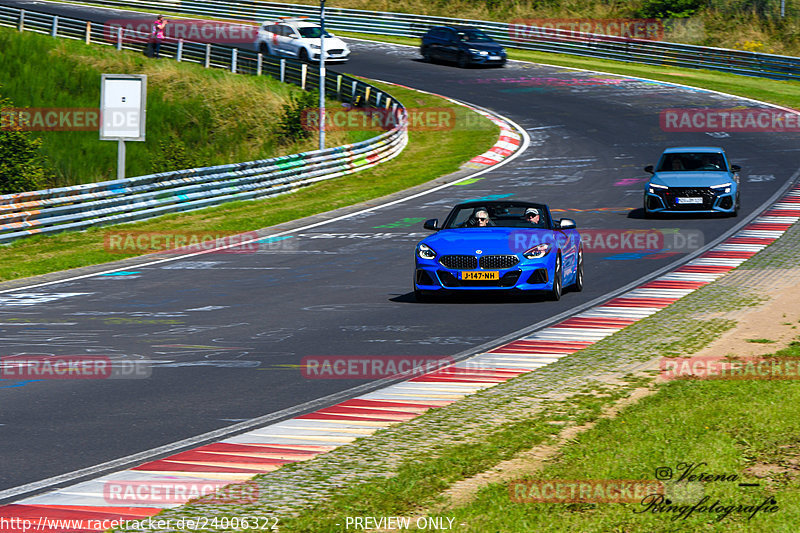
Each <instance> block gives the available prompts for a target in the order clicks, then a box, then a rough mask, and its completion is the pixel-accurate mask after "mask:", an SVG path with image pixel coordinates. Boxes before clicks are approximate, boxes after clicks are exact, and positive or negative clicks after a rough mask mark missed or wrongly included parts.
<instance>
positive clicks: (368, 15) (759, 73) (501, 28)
mask: <svg viewBox="0 0 800 533" xmlns="http://www.w3.org/2000/svg"><path fill="white" fill-rule="evenodd" d="M85 3H89V4H97V5H103V6H113V7H124V8H131V7H136V8H142V9H149V10H154V11H163V10H168V11H170V12H174V13H180V14H187V15H200V16H210V17H218V18H222V19H227V20H246V21H255V22H263V21H264V20H269V19H273V18H276V17H280V16H308V17H318V16H319V8H318V7H316V6H307V5H297V4H283V3H277V2H262V1H258V0H251V1H246V2H241V1H227V2H211V1H197V0H173V1H170V2H167V3H164V2H155V1H151V0H89V1H87V2H85ZM325 24H326V26H327V27H328V28H331V29H334V30H342V31H352V32H358V33H366V34H374V35H393V36H399V37H411V38H419V37H421V36H422V34H424V33H425V32H426V31H427V30H428V28H430V27H431V26H436V25H441V24H462V25H477V26H479V27H480V28H482V29H484V30H485V31H486V32H487V33H488V34H490V35H491V36H492V38H494V39H495V40H497V41H498V42H499V43H501V44H503V45H504V46H506V47H508V48H518V49H522V50H536V51H541V52H553V53H559V54H572V55H579V56H585V57H593V58H603V59H613V60H616V61H626V62H633V63H644V64H650V65H663V66H676V67H689V68H702V69H709V70H718V71H723V72H730V73H733V74H740V75H746V76H756V77H764V78H773V79H783V80H798V79H800V58H798V57H791V56H780V55H774V54H760V53H756V52H745V51H740V50H729V49H725V48H711V47H704V46H695V45H690V44H679V43H669V42H662V41H652V40H644V39H632V38H619V37H609V36H606V35H599V34H581V35H580V37H579V38H575V34H574V33H571V32H569V31H554V30H552V29H547V30H544V29H542V28H539V30H541V31H536V32H530V33H534V34H536V35H538V36H537V37H535V38H531V37H528V36H524V35H522V36H521V35H520V33H519V32H518V31H517V30H518V28H517V27H516V26H515V25H514V24H506V23H503V22H495V21H486V20H469V19H459V18H450V17H432V16H423V15H411V14H405V13H391V12H379V11H364V10H358V9H344V8H336V7H326V9H325ZM535 29H536V28H526V30H535ZM544 33H546V34H549V36H548V37H547V38H542V34H544Z"/></svg>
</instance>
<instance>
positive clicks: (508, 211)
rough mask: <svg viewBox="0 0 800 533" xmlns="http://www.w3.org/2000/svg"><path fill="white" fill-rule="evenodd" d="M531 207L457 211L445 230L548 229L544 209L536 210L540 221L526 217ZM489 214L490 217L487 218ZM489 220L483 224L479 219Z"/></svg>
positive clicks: (467, 208) (518, 206)
mask: <svg viewBox="0 0 800 533" xmlns="http://www.w3.org/2000/svg"><path fill="white" fill-rule="evenodd" d="M530 209H531V206H530V205H508V206H479V207H464V208H459V209H457V210H456V211H455V212H454V213H453V216H451V217H450V218H449V221H448V222H447V226H445V228H444V229H454V228H475V229H478V230H480V229H484V228H487V227H495V228H498V227H499V228H547V227H548V220H547V216H546V215H545V212H544V208H535V209H536V211H538V212H539V217H538V220H537V219H536V218H535V216H526V211H528V210H530ZM487 214H488V217H487V216H486V215H487ZM482 218H488V221H486V222H485V223H481V221H480V220H479V219H482Z"/></svg>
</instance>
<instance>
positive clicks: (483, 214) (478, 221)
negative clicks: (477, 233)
mask: <svg viewBox="0 0 800 533" xmlns="http://www.w3.org/2000/svg"><path fill="white" fill-rule="evenodd" d="M487 226H494V224H492V219H491V218H489V212H488V211H487V210H485V209H480V210H478V211H476V212H475V227H477V228H485V227H487Z"/></svg>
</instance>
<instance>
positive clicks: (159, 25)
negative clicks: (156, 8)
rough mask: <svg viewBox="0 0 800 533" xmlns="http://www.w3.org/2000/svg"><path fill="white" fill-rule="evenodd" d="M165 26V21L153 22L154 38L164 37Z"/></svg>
mask: <svg viewBox="0 0 800 533" xmlns="http://www.w3.org/2000/svg"><path fill="white" fill-rule="evenodd" d="M166 27H167V21H166V20H161V21H158V20H157V21H155V22H154V23H153V35H155V36H156V39H163V38H164V28H166Z"/></svg>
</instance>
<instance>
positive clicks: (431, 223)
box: [422, 218, 439, 230]
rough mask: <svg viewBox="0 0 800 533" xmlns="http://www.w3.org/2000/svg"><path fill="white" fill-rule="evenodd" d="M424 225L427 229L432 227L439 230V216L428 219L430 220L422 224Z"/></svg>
mask: <svg viewBox="0 0 800 533" xmlns="http://www.w3.org/2000/svg"><path fill="white" fill-rule="evenodd" d="M422 227H423V228H425V229H430V230H438V229H439V219H438V218H431V219H428V220H426V221H425V223H424V224H423V225H422Z"/></svg>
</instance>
